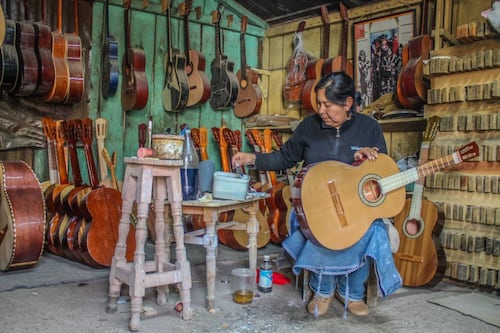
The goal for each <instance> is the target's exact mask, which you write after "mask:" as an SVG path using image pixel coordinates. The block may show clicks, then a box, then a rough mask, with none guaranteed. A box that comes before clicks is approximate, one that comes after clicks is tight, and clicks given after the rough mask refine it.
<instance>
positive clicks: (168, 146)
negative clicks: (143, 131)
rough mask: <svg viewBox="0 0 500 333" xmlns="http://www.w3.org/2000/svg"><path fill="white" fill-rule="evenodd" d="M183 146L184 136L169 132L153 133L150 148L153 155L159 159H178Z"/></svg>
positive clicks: (180, 156) (180, 157)
mask: <svg viewBox="0 0 500 333" xmlns="http://www.w3.org/2000/svg"><path fill="white" fill-rule="evenodd" d="M183 146H184V137H182V136H181V135H171V134H153V135H152V142H151V148H153V157H156V158H159V159H161V160H180V159H182V151H183Z"/></svg>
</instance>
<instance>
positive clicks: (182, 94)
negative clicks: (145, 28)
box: [162, 0, 189, 111]
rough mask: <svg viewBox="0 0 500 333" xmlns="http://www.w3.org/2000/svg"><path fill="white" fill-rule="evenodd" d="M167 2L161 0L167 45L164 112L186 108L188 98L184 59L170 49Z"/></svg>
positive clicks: (167, 0)
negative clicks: (164, 15) (165, 15)
mask: <svg viewBox="0 0 500 333" xmlns="http://www.w3.org/2000/svg"><path fill="white" fill-rule="evenodd" d="M170 5H171V3H170V2H169V0H162V11H166V13H167V25H166V27H167V45H168V50H167V53H166V54H165V60H164V64H165V86H164V88H163V94H162V97H163V107H164V108H165V110H166V111H181V110H183V109H185V108H186V105H187V102H188V97H189V82H188V77H187V74H186V57H185V56H184V55H183V54H181V53H180V52H179V50H178V49H174V48H173V47H172V17H171V14H170Z"/></svg>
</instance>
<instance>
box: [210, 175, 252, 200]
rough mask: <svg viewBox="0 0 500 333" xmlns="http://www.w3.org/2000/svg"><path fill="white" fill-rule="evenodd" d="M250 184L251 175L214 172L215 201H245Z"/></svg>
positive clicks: (213, 194) (213, 191)
mask: <svg viewBox="0 0 500 333" xmlns="http://www.w3.org/2000/svg"><path fill="white" fill-rule="evenodd" d="M249 184H250V176H249V175H241V176H240V175H239V174H237V173H231V172H223V171H216V172H214V182H213V187H212V196H213V197H214V198H215V199H227V200H238V201H243V200H245V199H246V197H247V193H248V187H249Z"/></svg>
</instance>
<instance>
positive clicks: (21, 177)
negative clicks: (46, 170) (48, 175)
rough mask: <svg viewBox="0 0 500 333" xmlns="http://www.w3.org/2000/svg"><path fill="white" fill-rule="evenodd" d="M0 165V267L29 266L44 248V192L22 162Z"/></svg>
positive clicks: (2, 268)
mask: <svg viewBox="0 0 500 333" xmlns="http://www.w3.org/2000/svg"><path fill="white" fill-rule="evenodd" d="M0 166H1V169H0V171H1V174H0V191H1V198H2V199H1V200H0V207H1V209H0V270H2V271H9V270H15V269H21V268H28V267H31V266H33V265H35V264H36V263H37V262H38V260H39V259H40V257H41V255H42V251H43V243H44V233H45V201H44V197H43V193H42V190H41V188H40V183H39V182H38V179H37V178H36V175H35V173H34V172H33V171H32V170H31V168H30V167H29V166H28V165H27V164H26V163H25V162H23V161H9V162H7V161H4V162H0Z"/></svg>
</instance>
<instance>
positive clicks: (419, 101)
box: [396, 1, 432, 111]
mask: <svg viewBox="0 0 500 333" xmlns="http://www.w3.org/2000/svg"><path fill="white" fill-rule="evenodd" d="M422 8H423V9H422V24H421V27H422V31H421V34H420V35H419V36H416V37H413V38H412V39H410V41H409V42H408V47H407V52H408V58H409V59H408V62H407V63H406V66H405V67H404V68H403V69H402V70H401V72H400V73H399V77H398V81H397V84H396V93H397V97H398V100H399V102H400V103H401V105H402V106H403V107H405V108H407V109H412V110H417V111H418V110H420V108H421V107H422V105H423V104H425V102H426V101H427V83H426V82H425V81H424V75H423V67H424V65H423V60H425V59H428V58H429V53H430V50H432V39H431V36H430V35H429V34H426V33H425V32H426V30H427V24H426V23H427V1H424V3H423V4H422Z"/></svg>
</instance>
